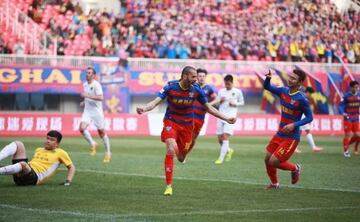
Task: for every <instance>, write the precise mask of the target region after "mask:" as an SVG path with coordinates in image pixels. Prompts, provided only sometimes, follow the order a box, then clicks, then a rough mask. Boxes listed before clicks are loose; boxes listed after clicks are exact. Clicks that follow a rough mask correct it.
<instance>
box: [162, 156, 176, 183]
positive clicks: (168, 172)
mask: <svg viewBox="0 0 360 222" xmlns="http://www.w3.org/2000/svg"><path fill="white" fill-rule="evenodd" d="M164 165H165V180H166V185H171V184H172V182H173V174H174V155H171V154H166V155H165V160H164Z"/></svg>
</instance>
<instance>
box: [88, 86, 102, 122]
mask: <svg viewBox="0 0 360 222" xmlns="http://www.w3.org/2000/svg"><path fill="white" fill-rule="evenodd" d="M84 92H85V93H88V94H89V95H91V96H100V95H103V90H102V87H101V85H100V83H99V82H98V81H96V80H93V81H92V83H90V84H89V83H88V82H85V83H84ZM84 102H85V107H84V114H86V115H89V116H96V115H103V107H102V101H100V100H94V99H89V98H85V101H84Z"/></svg>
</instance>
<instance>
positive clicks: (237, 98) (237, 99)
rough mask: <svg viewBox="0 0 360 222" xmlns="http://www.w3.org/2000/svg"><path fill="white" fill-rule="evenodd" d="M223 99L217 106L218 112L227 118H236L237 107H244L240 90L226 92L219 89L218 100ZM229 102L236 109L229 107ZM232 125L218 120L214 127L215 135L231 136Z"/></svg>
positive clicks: (234, 89)
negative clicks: (225, 134)
mask: <svg viewBox="0 0 360 222" xmlns="http://www.w3.org/2000/svg"><path fill="white" fill-rule="evenodd" d="M221 98H225V101H224V102H222V103H221V104H220V106H219V111H220V112H221V113H223V114H225V115H226V116H228V117H237V112H238V106H242V105H244V96H243V93H242V91H241V90H240V89H237V88H234V87H233V88H232V89H230V90H227V89H226V88H223V89H220V91H219V93H218V99H220V100H221ZM230 102H231V103H233V104H235V105H236V107H234V106H230ZM233 132H234V125H233V124H229V123H227V122H226V121H224V120H221V119H218V120H217V126H216V134H217V135H221V134H224V133H227V134H230V135H233Z"/></svg>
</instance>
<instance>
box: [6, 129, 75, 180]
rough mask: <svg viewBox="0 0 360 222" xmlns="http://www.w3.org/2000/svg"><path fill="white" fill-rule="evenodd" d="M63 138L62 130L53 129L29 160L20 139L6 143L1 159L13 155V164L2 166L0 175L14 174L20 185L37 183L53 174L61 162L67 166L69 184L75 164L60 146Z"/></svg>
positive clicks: (73, 173)
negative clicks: (42, 145)
mask: <svg viewBox="0 0 360 222" xmlns="http://www.w3.org/2000/svg"><path fill="white" fill-rule="evenodd" d="M61 139H62V135H61V133H60V132H58V131H55V130H51V131H49V132H48V133H47V135H46V140H45V142H44V147H39V148H37V149H36V150H35V153H34V156H33V159H32V160H31V161H30V162H28V159H27V157H26V150H25V146H24V144H23V143H22V142H20V141H14V142H12V143H10V144H8V145H6V146H5V147H4V148H3V149H2V150H1V151H0V161H1V160H3V159H5V158H6V157H9V156H12V163H13V164H12V165H8V166H4V167H1V168H0V175H13V179H14V182H15V184H16V185H18V186H27V185H37V184H41V183H43V182H44V181H45V180H46V179H48V178H49V177H50V176H52V175H53V174H54V173H55V171H56V169H57V168H58V167H59V166H60V164H64V165H65V166H66V167H67V176H66V180H65V183H64V185H65V186H69V185H70V184H71V181H72V179H73V177H74V175H75V166H74V164H73V163H72V161H71V159H70V157H69V155H68V153H67V152H66V151H65V150H63V149H61V148H59V147H58V146H59V143H60V141H61Z"/></svg>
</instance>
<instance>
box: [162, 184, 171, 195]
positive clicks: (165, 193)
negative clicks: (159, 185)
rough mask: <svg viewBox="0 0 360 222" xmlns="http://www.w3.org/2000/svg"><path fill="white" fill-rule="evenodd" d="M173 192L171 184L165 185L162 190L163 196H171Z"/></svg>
mask: <svg viewBox="0 0 360 222" xmlns="http://www.w3.org/2000/svg"><path fill="white" fill-rule="evenodd" d="M172 194H173V189H172V186H171V185H167V186H166V188H165V191H164V195H165V196H171V195H172Z"/></svg>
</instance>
